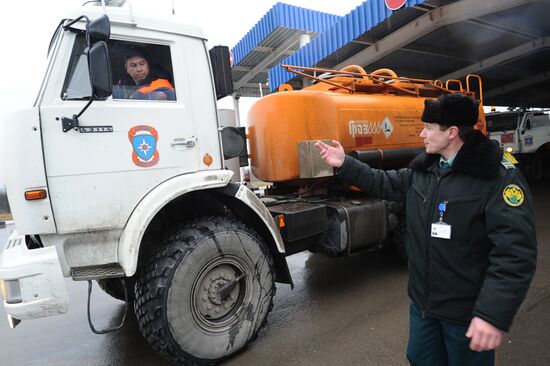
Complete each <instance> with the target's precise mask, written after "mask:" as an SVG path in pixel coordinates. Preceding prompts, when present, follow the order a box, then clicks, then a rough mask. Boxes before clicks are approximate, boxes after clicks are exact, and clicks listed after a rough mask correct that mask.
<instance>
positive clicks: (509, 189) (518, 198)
mask: <svg viewBox="0 0 550 366" xmlns="http://www.w3.org/2000/svg"><path fill="white" fill-rule="evenodd" d="M502 198H504V202H506V204H507V205H508V206H512V207H518V206H521V205H522V204H523V200H524V199H525V195H524V194H523V191H522V190H521V188H520V187H518V186H517V185H515V184H508V185H507V186H506V187H505V188H504V190H503V191H502Z"/></svg>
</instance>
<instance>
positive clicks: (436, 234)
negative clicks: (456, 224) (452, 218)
mask: <svg viewBox="0 0 550 366" xmlns="http://www.w3.org/2000/svg"><path fill="white" fill-rule="evenodd" d="M432 238H440V239H450V238H451V225H449V224H446V223H444V222H434V223H433V224H432Z"/></svg>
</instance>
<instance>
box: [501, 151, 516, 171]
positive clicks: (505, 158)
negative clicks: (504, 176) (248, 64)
mask: <svg viewBox="0 0 550 366" xmlns="http://www.w3.org/2000/svg"><path fill="white" fill-rule="evenodd" d="M500 163H501V164H502V165H503V166H504V167H505V168H506V169H516V167H515V166H514V164H517V163H518V161H517V160H516V158H515V157H514V155H512V154H510V153H509V152H505V153H504V154H502V160H501V162H500Z"/></svg>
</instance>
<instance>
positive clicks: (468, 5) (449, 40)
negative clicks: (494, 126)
mask: <svg viewBox="0 0 550 366" xmlns="http://www.w3.org/2000/svg"><path fill="white" fill-rule="evenodd" d="M547 14H550V2H549V1H547V0H483V1H479V0H425V1H420V0H408V1H406V4H405V5H404V7H402V8H401V9H399V10H396V11H390V10H389V9H387V7H386V6H385V4H384V0H369V1H365V2H363V3H361V4H360V5H359V6H358V7H357V8H355V9H353V10H352V11H351V12H350V13H349V14H347V15H346V16H344V17H341V18H339V19H337V20H336V21H335V22H334V23H333V24H332V26H330V27H328V28H327V30H326V31H324V32H322V33H321V34H319V35H318V36H317V37H316V38H315V39H314V40H312V41H311V42H310V43H309V44H307V45H306V46H305V47H303V48H301V49H300V50H298V51H296V52H295V53H293V54H292V55H289V56H287V57H284V58H282V59H281V60H280V61H279V62H278V63H276V64H274V65H273V68H272V69H271V70H270V71H269V90H270V91H274V90H276V89H277V88H278V86H279V85H280V84H282V83H291V84H293V86H294V87H295V88H300V87H301V86H302V83H303V81H302V79H301V78H300V77H297V76H296V75H294V74H290V73H288V72H287V71H285V70H284V69H283V68H281V67H280V64H293V65H299V66H317V67H325V68H333V69H340V68H342V67H344V66H347V65H354V64H355V65H360V66H362V67H364V68H365V69H366V70H367V72H368V71H374V70H376V69H379V68H390V69H393V70H394V71H396V72H397V74H398V75H402V76H409V77H420V78H426V79H432V80H434V79H440V80H447V79H459V80H461V81H462V82H463V83H464V79H465V77H466V75H467V74H468V73H475V74H479V75H480V76H481V78H482V80H483V97H484V104H485V105H509V106H518V105H521V106H539V107H549V106H550V88H549V87H548V83H547V81H548V79H550V63H548V62H547V61H546V60H547V57H546V56H548V55H550V47H549V45H550V38H549V37H550V23H548V22H547V21H546V18H547Z"/></svg>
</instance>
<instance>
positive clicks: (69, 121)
mask: <svg viewBox="0 0 550 366" xmlns="http://www.w3.org/2000/svg"><path fill="white" fill-rule="evenodd" d="M93 101H94V95H93V93H92V96H91V97H90V100H89V101H88V103H86V105H85V106H84V108H82V110H81V111H80V112H79V113H78V114H73V116H72V118H69V117H61V123H62V126H61V128H62V130H63V132H68V131H70V130H72V129H75V130H78V127H79V123H78V117H80V116H82V113H84V111H86V109H88V107H89V106H90V104H92V102H93Z"/></svg>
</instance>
